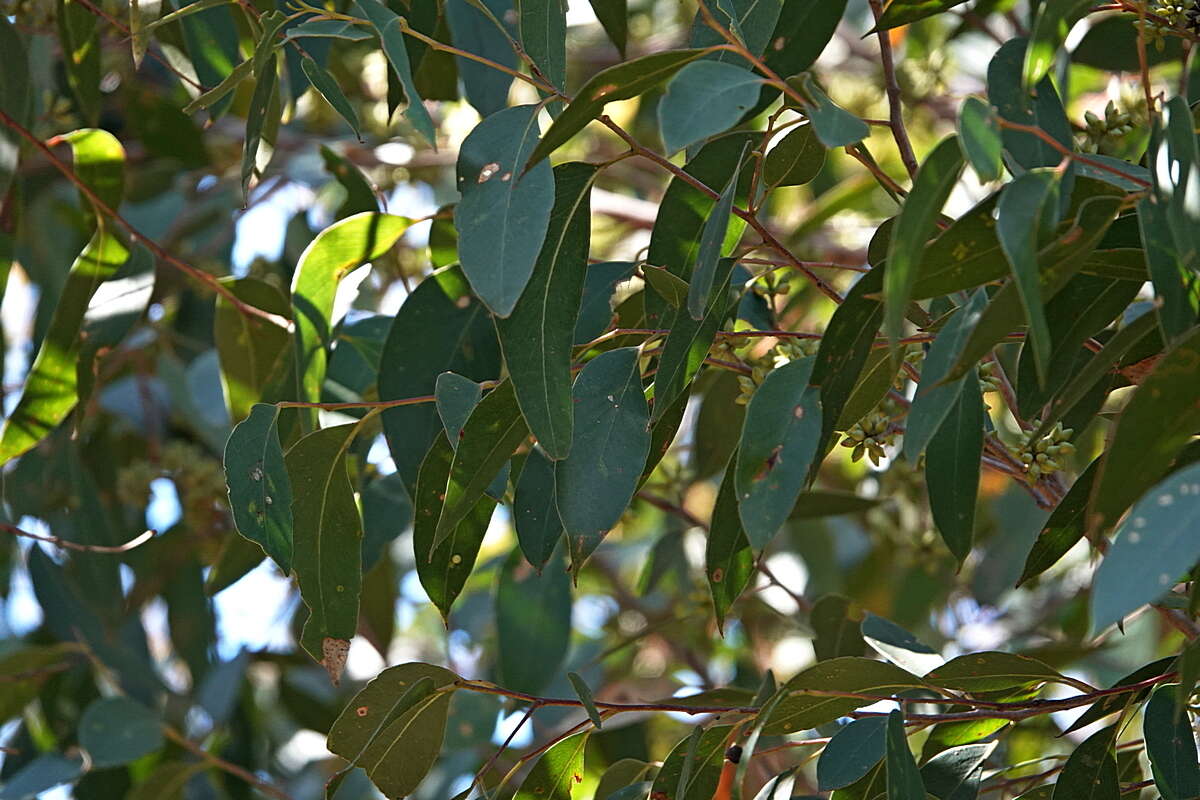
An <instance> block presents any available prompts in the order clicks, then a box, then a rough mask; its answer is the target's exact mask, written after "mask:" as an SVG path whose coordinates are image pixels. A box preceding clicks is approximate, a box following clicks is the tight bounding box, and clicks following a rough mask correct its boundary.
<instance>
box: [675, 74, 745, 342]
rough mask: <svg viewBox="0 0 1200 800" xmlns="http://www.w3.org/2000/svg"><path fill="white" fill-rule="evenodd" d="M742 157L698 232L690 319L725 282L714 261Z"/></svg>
mask: <svg viewBox="0 0 1200 800" xmlns="http://www.w3.org/2000/svg"><path fill="white" fill-rule="evenodd" d="M701 63H704V62H701ZM744 157H745V152H744V151H743V154H742V156H740V157H739V158H738V166H737V168H736V169H734V171H733V174H732V175H730V176H729V181H728V182H727V183H726V184H725V188H724V189H722V190H721V196H720V197H718V198H717V204H716V205H715V206H713V209H712V212H711V213H710V214H709V215H708V219H707V220H705V222H704V229H703V230H702V231H701V232H700V242H699V245H698V248H697V250H696V263H695V265H694V266H693V267H692V275H691V280H690V281H689V282H688V297H687V309H688V313H689V314H691V316H692V319H694V320H702V319H704V315H705V311H707V310H708V308H709V306H710V305H711V303H712V302H713V300H714V293H717V292H723V291H724V290H725V286H723V285H720V284H718V283H717V282H716V274H717V262H719V261H720V259H721V250H722V248H723V246H724V244H725V237H726V233H727V231H728V230H729V218H730V216H731V215H732V213H733V199H734V195H735V194H736V193H737V185H738V175H739V173H740V172H741V166H742V159H743V158H744ZM730 269H732V265H730ZM726 281H728V279H726ZM716 299H719V295H717V296H716Z"/></svg>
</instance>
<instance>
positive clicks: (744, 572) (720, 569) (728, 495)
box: [704, 454, 754, 631]
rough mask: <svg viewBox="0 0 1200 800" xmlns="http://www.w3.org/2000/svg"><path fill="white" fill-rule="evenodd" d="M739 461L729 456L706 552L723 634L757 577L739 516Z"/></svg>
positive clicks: (705, 560)
mask: <svg viewBox="0 0 1200 800" xmlns="http://www.w3.org/2000/svg"><path fill="white" fill-rule="evenodd" d="M736 458H737V456H736V454H734V455H732V456H731V457H730V462H729V465H728V467H727V468H726V470H725V477H724V479H723V480H722V481H721V488H720V490H719V491H718V492H717V499H716V502H715V503H714V505H713V511H712V520H711V522H710V523H709V530H708V540H707V546H706V547H705V551H704V563H705V569H704V571H705V575H707V577H708V591H709V593H710V594H711V595H712V601H713V611H714V613H715V614H716V619H717V628H718V629H719V630H721V631H724V627H725V615H726V614H728V613H729V609H730V607H732V606H733V603H734V601H735V600H737V599H738V597H739V596H741V594H742V592H744V591H745V590H746V587H747V586H748V585H749V584H750V578H751V577H752V576H753V575H754V552H753V551H752V550H751V549H750V542H749V540H748V539H747V538H746V532H745V530H744V529H743V528H742V521H741V519H740V518H739V517H738V510H737V495H736V491H737V490H736V489H735V488H734V468H733V466H734V461H735V460H736Z"/></svg>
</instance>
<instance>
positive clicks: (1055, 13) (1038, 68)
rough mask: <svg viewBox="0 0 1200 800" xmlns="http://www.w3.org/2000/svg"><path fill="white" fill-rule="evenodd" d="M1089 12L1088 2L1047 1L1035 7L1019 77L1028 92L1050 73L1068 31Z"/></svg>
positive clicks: (1068, 0)
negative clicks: (1022, 68)
mask: <svg viewBox="0 0 1200 800" xmlns="http://www.w3.org/2000/svg"><path fill="white" fill-rule="evenodd" d="M1091 8H1092V4H1091V2H1090V0H1046V2H1044V3H1042V4H1041V5H1040V6H1038V10H1037V16H1036V17H1035V18H1034V20H1033V32H1032V33H1031V34H1030V37H1029V47H1028V48H1026V50H1025V69H1024V70H1023V71H1022V74H1021V79H1022V80H1023V81H1024V83H1025V88H1026V89H1027V90H1028V89H1032V88H1033V87H1034V86H1036V85H1037V83H1038V81H1040V80H1041V79H1042V78H1043V77H1045V76H1046V74H1047V73H1048V72H1050V69H1051V68H1052V67H1053V66H1054V59H1055V56H1057V55H1058V51H1059V48H1061V47H1062V46H1063V42H1065V41H1066V40H1067V34H1068V33H1070V32H1071V27H1072V26H1073V25H1074V24H1075V23H1076V22H1078V21H1079V20H1080V19H1082V18H1083V16H1084V15H1085V14H1087V12H1088V11H1090V10H1091Z"/></svg>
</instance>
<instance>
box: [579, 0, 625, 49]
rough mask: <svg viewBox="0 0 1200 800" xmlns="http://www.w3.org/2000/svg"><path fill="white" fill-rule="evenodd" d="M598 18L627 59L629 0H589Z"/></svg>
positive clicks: (610, 39) (610, 38)
mask: <svg viewBox="0 0 1200 800" xmlns="http://www.w3.org/2000/svg"><path fill="white" fill-rule="evenodd" d="M588 2H589V3H591V5H592V11H594V12H595V13H596V19H598V20H600V24H601V25H602V26H603V27H604V32H605V33H607V34H608V38H609V41H611V42H612V43H613V46H614V47H616V48H617V52H618V53H620V54H621V59H622V60H624V59H625V45H626V44H627V43H628V41H629V11H628V0H588Z"/></svg>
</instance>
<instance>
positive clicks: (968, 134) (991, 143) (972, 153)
mask: <svg viewBox="0 0 1200 800" xmlns="http://www.w3.org/2000/svg"><path fill="white" fill-rule="evenodd" d="M958 143H959V146H960V147H962V151H963V155H964V156H965V157H966V159H967V161H968V162H969V163H970V165H971V168H972V169H974V170H975V174H976V175H978V176H979V179H980V180H981V181H995V180H999V179H1000V177H1001V175H1003V174H1004V161H1003V158H1002V151H1003V149H1004V143H1003V141H1002V140H1001V136H1000V126H999V125H997V124H996V120H995V118H994V117H993V116H992V109H991V108H990V107H989V106H988V104H987V103H985V102H983V101H982V100H980V99H979V98H978V97H968V98H967V99H966V100H964V101H963V104H962V108H960V109H959V111H958Z"/></svg>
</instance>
